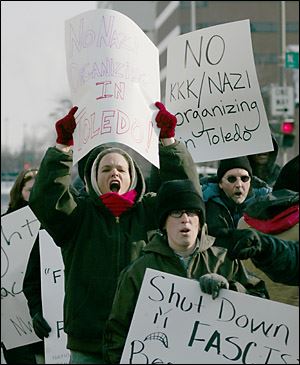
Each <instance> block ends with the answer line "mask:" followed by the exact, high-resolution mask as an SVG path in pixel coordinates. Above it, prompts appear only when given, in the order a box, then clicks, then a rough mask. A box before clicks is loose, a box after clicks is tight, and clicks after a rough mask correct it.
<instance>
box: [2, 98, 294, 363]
mask: <svg viewBox="0 0 300 365" xmlns="http://www.w3.org/2000/svg"><path fill="white" fill-rule="evenodd" d="M155 105H156V107H157V109H158V112H157V115H156V117H155V120H156V123H157V126H158V128H159V129H160V134H159V158H160V169H159V170H156V171H155V175H156V177H155V178H157V177H158V178H159V184H158V183H157V181H155V182H154V183H153V185H151V181H150V182H148V183H147V184H146V181H145V180H146V179H145V177H144V175H143V172H142V168H141V166H139V165H138V163H137V161H136V159H134V158H132V156H131V154H130V153H129V152H128V150H127V149H126V148H122V147H120V145H116V144H114V143H110V144H105V145H101V146H98V147H96V148H94V149H93V150H92V151H90V152H89V153H88V155H86V156H85V157H84V158H83V159H82V160H81V161H80V162H79V164H78V173H79V178H78V179H79V180H78V181H77V182H76V184H75V183H74V181H73V180H72V176H71V175H72V174H71V169H72V165H73V153H72V146H73V132H74V130H75V127H76V122H75V114H76V112H77V109H78V108H77V107H76V106H74V107H73V108H72V109H71V110H70V112H69V113H68V114H67V115H66V116H65V117H64V118H62V119H61V120H59V121H57V122H56V125H55V128H56V133H57V139H56V145H55V146H54V147H49V148H48V149H47V151H46V153H45V156H44V158H43V160H42V162H41V164H40V166H39V167H38V169H36V170H30V171H29V170H28V171H23V172H22V173H21V174H20V175H19V176H18V178H17V180H16V183H15V185H14V187H13V188H12V191H11V196H10V203H9V209H8V211H7V213H10V212H12V211H15V210H17V209H19V208H21V207H23V206H25V205H28V204H29V206H30V208H31V209H32V211H33V213H34V214H35V215H36V217H37V218H38V220H39V221H40V223H41V227H42V228H43V229H45V230H46V231H47V232H48V233H49V234H50V236H51V237H52V238H53V240H54V242H55V244H56V245H57V246H59V247H60V249H61V254H62V258H63V262H64V275H65V296H64V318H63V319H64V331H65V333H66V335H67V348H68V349H69V350H70V363H72V364H93V363H94V364H105V363H112V364H115V363H118V362H119V361H120V358H121V355H122V350H123V347H124V343H125V340H126V336H127V333H128V329H129V326H130V322H131V319H132V315H133V312H134V308H135V304H136V301H137V297H138V294H139V289H140V287H141V284H142V281H143V276H144V273H145V270H146V268H153V269H157V270H161V271H165V272H168V273H170V274H174V275H177V276H180V277H186V278H189V279H192V280H197V281H198V282H199V286H200V289H201V290H202V291H203V292H204V293H207V294H210V295H212V298H213V299H215V298H216V297H218V295H219V291H220V289H228V290H234V291H236V292H242V293H246V294H249V295H253V296H258V297H261V298H264V299H266V300H268V299H273V300H274V298H273V297H272V294H270V292H269V288H268V285H267V284H266V282H265V280H263V278H262V276H261V273H264V274H265V275H266V276H267V277H268V278H270V280H272V281H273V282H277V283H281V284H282V285H291V286H295V287H296V288H297V289H298V285H299V261H298V259H299V233H298V229H296V227H297V225H298V224H299V185H298V186H296V184H293V183H292V184H291V185H288V183H290V181H291V179H292V181H294V180H295V181H296V180H297V183H298V181H299V179H298V178H296V177H295V171H293V173H292V177H291V175H290V174H289V173H286V171H285V166H284V167H283V168H282V169H281V168H280V167H279V166H278V165H277V164H276V157H277V154H278V145H277V143H276V141H275V139H274V138H273V147H274V151H271V152H269V153H265V154H257V155H251V156H239V157H234V158H229V159H224V160H221V161H220V162H219V166H218V170H217V174H216V176H213V177H211V178H209V179H207V178H202V179H199V176H198V174H197V169H196V165H195V163H194V161H193V159H192V157H191V155H190V153H189V151H188V150H187V148H186V147H185V144H184V143H183V142H179V141H178V140H176V139H175V129H176V117H175V116H174V115H173V114H171V113H170V112H169V111H168V110H167V109H166V108H165V106H164V104H162V103H161V102H156V103H155ZM297 158H298V156H297ZM262 165H264V167H262ZM297 166H299V165H298V163H297ZM288 167H289V164H287V166H286V168H288ZM292 168H295V167H294V165H293V166H292ZM284 174H285V175H284ZM283 175H284V176H288V178H286V177H283ZM153 177H154V176H153ZM151 186H155V189H153V190H152V189H151V188H150V187H151ZM151 190H152V191H151ZM291 229H293V234H292V235H290V236H288V235H285V233H287V232H288V231H289V230H291ZM282 232H283V233H284V235H279V236H278V234H279V233H282ZM249 262H251V264H252V265H253V266H250V265H249ZM247 263H248V264H247ZM254 268H257V269H259V270H260V271H255V270H254ZM40 281H41V279H40V254H39V242H38V239H37V240H36V242H35V243H34V245H33V248H32V251H31V254H30V258H29V261H28V264H27V269H26V273H25V277H24V282H23V291H24V294H25V297H26V299H27V302H28V307H29V312H30V315H31V317H32V322H33V328H34V331H35V333H36V334H37V336H38V337H39V338H40V339H41V341H40V342H38V343H37V344H34V346H33V345H29V346H22V347H19V348H15V349H11V350H6V349H5V346H4V345H3V344H2V347H3V351H4V355H5V360H6V362H7V363H33V364H34V363H42V362H43V360H42V359H43V355H44V354H43V340H44V338H45V337H48V336H49V333H51V328H50V326H49V324H48V323H47V321H46V319H45V318H44V316H43V310H42V301H41V283H40ZM297 299H298V298H297ZM14 351H15V352H16V357H10V352H11V354H12V355H11V356H13V353H14ZM28 354H29V356H31V358H30V360H26V357H27V355H28ZM12 359H13V360H12ZM28 361H29V362H28Z"/></svg>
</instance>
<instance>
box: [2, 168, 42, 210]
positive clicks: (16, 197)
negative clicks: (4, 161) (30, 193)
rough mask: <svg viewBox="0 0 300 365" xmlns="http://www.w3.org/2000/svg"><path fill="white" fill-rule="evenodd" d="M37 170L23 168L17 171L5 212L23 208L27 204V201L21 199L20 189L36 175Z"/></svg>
mask: <svg viewBox="0 0 300 365" xmlns="http://www.w3.org/2000/svg"><path fill="white" fill-rule="evenodd" d="M37 172H38V170H37V169H25V170H22V171H21V172H20V173H19V175H18V176H17V178H16V181H15V182H14V184H13V187H12V188H11V191H10V193H9V203H8V210H7V213H9V212H13V211H15V210H17V209H20V208H23V207H25V206H26V205H27V204H28V202H26V201H25V200H24V199H23V196H22V190H23V187H24V186H25V184H26V183H27V181H30V180H32V179H34V178H35V177H36V174H37Z"/></svg>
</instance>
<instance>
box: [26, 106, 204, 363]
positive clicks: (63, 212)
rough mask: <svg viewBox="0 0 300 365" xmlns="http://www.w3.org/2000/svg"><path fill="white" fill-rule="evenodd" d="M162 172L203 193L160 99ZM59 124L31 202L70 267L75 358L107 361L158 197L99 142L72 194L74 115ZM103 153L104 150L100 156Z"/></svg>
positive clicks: (68, 297)
mask: <svg viewBox="0 0 300 365" xmlns="http://www.w3.org/2000/svg"><path fill="white" fill-rule="evenodd" d="M155 105H156V106H157V108H158V109H159V111H158V114H157V115H156V118H155V119H156V122H157V126H158V127H159V128H160V136H159V137H160V141H161V143H160V145H159V153H160V175H161V177H162V179H163V180H173V179H176V178H187V179H190V180H191V181H193V183H194V184H195V187H196V188H197V190H198V191H199V192H200V191H201V187H200V184H199V180H198V176H197V171H196V167H195V164H194V162H193V160H192V158H191V155H190V154H189V153H188V151H187V149H186V148H185V146H184V144H183V143H181V142H178V141H176V140H175V138H174V136H175V127H176V121H177V120H176V117H175V116H174V115H172V114H171V113H169V112H168V111H167V110H166V109H165V107H164V105H163V104H162V103H160V102H157V103H156V104H155ZM76 111H77V107H73V108H72V109H71V110H70V112H69V114H68V115H66V116H65V117H64V118H63V119H61V120H59V121H58V122H57V123H56V131H57V141H56V146H55V147H50V148H49V149H48V150H47V152H46V154H45V156H44V158H43V161H42V163H41V166H40V169H39V174H38V176H37V179H36V183H35V185H34V189H33V191H32V194H31V196H30V207H31V208H32V210H33V212H34V213H35V215H36V216H37V218H38V219H39V220H40V222H41V224H42V225H43V227H45V229H46V230H47V231H48V233H49V234H50V235H51V237H52V238H53V239H54V241H55V243H56V244H57V245H58V246H60V247H61V252H62V256H63V262H64V267H65V298H64V330H65V332H66V334H67V348H68V349H70V352H71V360H70V361H71V363H80V364H84V363H103V356H102V335H103V329H104V323H105V321H106V320H107V318H108V315H109V312H110V309H111V304H112V300H113V296H114V292H115V288H116V284H117V279H118V276H119V273H120V271H121V270H122V269H123V268H124V267H125V266H126V265H128V264H129V263H130V262H131V261H132V260H133V259H134V258H136V257H137V256H138V255H139V253H140V251H141V247H140V245H139V244H138V241H140V240H147V232H148V231H149V230H154V229H156V228H157V223H156V216H155V211H154V206H155V201H156V194H154V193H150V192H149V193H147V194H145V182H144V178H143V175H142V173H141V170H140V168H139V167H138V165H137V163H136V162H135V161H134V160H133V159H132V158H131V156H130V155H129V154H128V153H127V152H126V151H124V150H123V149H120V148H106V149H104V150H103V148H101V146H100V147H98V148H97V147H96V148H94V149H93V151H92V152H91V153H90V156H89V157H88V160H87V162H86V165H85V167H84V174H85V175H84V179H85V185H86V191H87V194H88V196H80V197H76V196H72V194H71V193H70V184H71V178H70V169H71V166H72V149H71V147H72V145H73V131H74V129H75V127H76V122H75V118H74V115H75V113H76ZM99 152H100V153H99Z"/></svg>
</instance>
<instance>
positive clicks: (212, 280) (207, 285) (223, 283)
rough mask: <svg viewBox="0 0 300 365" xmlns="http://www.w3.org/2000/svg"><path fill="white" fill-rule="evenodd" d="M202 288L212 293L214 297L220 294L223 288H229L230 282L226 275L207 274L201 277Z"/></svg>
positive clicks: (205, 291)
mask: <svg viewBox="0 0 300 365" xmlns="http://www.w3.org/2000/svg"><path fill="white" fill-rule="evenodd" d="M199 284H200V288H201V290H202V291H203V292H204V293H207V294H211V295H212V298H213V299H216V298H217V296H218V295H219V291H220V289H221V288H224V289H229V283H228V281H227V279H226V278H224V276H222V275H219V274H215V273H212V274H205V275H202V276H201V277H200V278H199Z"/></svg>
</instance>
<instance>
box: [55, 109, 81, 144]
mask: <svg viewBox="0 0 300 365" xmlns="http://www.w3.org/2000/svg"><path fill="white" fill-rule="evenodd" d="M77 109H78V107H77V106H73V108H72V109H71V110H70V111H69V113H68V114H67V115H66V116H65V117H63V118H62V119H60V120H58V121H57V122H56V123H55V129H56V133H57V139H56V142H57V143H60V144H63V145H65V146H73V144H74V142H73V132H74V130H75V128H76V122H75V118H74V114H75V113H76V112H77Z"/></svg>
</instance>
